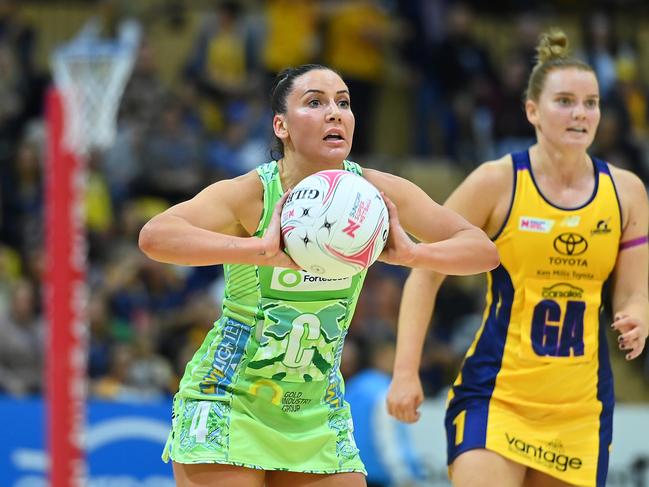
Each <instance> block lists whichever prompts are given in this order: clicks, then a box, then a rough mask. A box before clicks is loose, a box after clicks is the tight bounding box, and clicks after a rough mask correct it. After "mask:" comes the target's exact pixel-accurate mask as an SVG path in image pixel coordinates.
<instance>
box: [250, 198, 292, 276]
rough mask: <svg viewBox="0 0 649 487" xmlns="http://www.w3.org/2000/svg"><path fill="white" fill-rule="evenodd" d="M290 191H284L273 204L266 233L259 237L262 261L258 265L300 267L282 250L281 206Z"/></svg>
mask: <svg viewBox="0 0 649 487" xmlns="http://www.w3.org/2000/svg"><path fill="white" fill-rule="evenodd" d="M290 192H291V190H290V189H289V190H288V191H286V192H285V193H284V194H283V195H282V197H281V198H280V199H279V201H278V202H277V204H276V205H275V208H274V210H273V216H272V217H271V219H270V223H269V224H268V228H267V229H266V233H264V236H263V237H262V239H261V240H262V256H263V262H262V263H260V265H266V266H272V267H285V268H287V269H300V266H298V265H297V264H296V263H295V262H294V261H293V259H291V258H290V257H289V255H288V254H287V253H286V252H284V250H283V249H284V242H283V240H282V228H281V215H282V207H283V206H284V202H285V201H286V198H288V195H289V193H290Z"/></svg>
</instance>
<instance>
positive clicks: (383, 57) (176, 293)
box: [0, 0, 649, 401]
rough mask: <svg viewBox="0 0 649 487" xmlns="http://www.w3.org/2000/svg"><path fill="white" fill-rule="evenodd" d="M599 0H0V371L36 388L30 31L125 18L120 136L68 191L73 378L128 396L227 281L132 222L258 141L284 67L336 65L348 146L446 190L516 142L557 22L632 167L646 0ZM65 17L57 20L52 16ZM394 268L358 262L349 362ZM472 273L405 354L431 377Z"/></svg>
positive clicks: (638, 386)
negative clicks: (77, 206) (130, 59)
mask: <svg viewBox="0 0 649 487" xmlns="http://www.w3.org/2000/svg"><path fill="white" fill-rule="evenodd" d="M601 3H602V7H603V8H605V9H606V12H608V13H606V14H605V13H604V10H602V11H599V10H597V9H596V8H595V7H597V2H581V3H580V2H574V1H573V2H562V1H556V2H528V1H526V2H515V1H512V2H506V1H495V2H479V1H473V2H470V1H469V2H464V3H463V2H456V1H452V0H446V1H444V0H401V1H399V0H345V1H339V0H329V1H327V0H322V1H317V0H248V1H245V0H241V1H234V0H231V1H225V0H224V1H218V0H214V1H207V0H199V1H188V0H186V1H182V0H148V1H144V0H143V1H142V2H119V1H116V0H103V1H98V2H96V1H95V2H82V1H77V2H74V1H68V2H38V1H32V2H25V1H21V2H18V1H17V0H0V392H4V393H8V394H10V395H18V396H22V395H30V394H40V393H41V392H42V390H43V380H42V366H43V357H44V338H45V333H46V324H45V319H44V309H43V304H42V301H43V283H42V276H43V269H44V262H45V258H46V257H45V255H44V250H43V241H44V226H43V215H44V208H43V206H44V186H43V184H44V161H45V157H46V152H45V149H46V147H45V143H46V126H45V122H44V104H43V95H44V93H45V91H46V90H47V88H48V86H49V85H50V83H51V75H50V73H49V69H48V66H47V62H46V61H47V55H48V54H49V52H50V51H51V49H52V48H54V47H55V46H54V45H45V43H46V42H48V41H46V40H44V37H47V39H50V40H51V39H52V38H56V36H57V34H59V37H61V38H60V39H58V40H59V41H63V40H65V36H67V37H69V36H71V35H73V34H74V33H75V31H77V30H78V29H79V28H81V27H82V26H83V25H84V24H85V25H92V26H94V28H97V29H99V31H100V32H101V33H102V36H104V37H106V38H111V37H113V36H115V35H116V32H117V30H118V28H119V25H120V22H122V21H123V20H124V19H127V18H130V19H132V20H135V21H137V22H139V23H140V26H141V28H142V32H143V37H142V39H141V44H140V46H139V50H138V54H137V59H136V62H135V68H134V71H133V74H132V76H131V78H130V81H129V82H128V85H127V87H126V90H125V93H124V96H123V98H122V102H121V105H120V109H119V116H118V134H117V140H116V142H115V144H114V145H113V147H111V148H109V149H107V150H103V151H94V152H93V153H91V155H90V156H89V158H88V161H87V169H88V181H87V195H86V214H87V230H88V239H89V262H88V266H89V267H88V286H89V290H90V299H89V303H88V321H89V327H90V332H91V334H90V350H89V360H88V376H89V379H90V391H91V393H92V394H93V395H94V396H95V397H100V398H104V399H114V400H124V401H141V400H147V399H150V398H156V397H168V396H170V395H171V394H173V393H174V392H175V390H176V388H177V385H178V380H179V377H180V376H181V375H182V372H183V369H184V366H185V364H186V363H187V361H188V360H189V358H190V357H191V355H192V354H193V352H194V351H195V350H196V349H197V348H198V346H199V344H200V343H201V341H202V339H203V337H204V335H205V334H206V332H207V331H208V330H209V329H210V327H211V326H212V324H213V322H214V321H215V320H216V319H217V317H218V316H219V314H220V299H221V294H222V291H223V280H222V270H221V268H220V267H218V266H214V267H201V268H183V267H176V266H172V265H163V264H159V263H156V262H153V261H151V260H148V259H147V258H146V257H144V256H143V255H142V254H141V252H140V251H139V250H138V247H137V238H138V232H139V230H140V228H141V226H142V225H143V223H144V222H145V221H146V220H147V219H148V218H150V217H151V216H152V215H153V214H155V213H156V212H158V211H161V210H162V209H164V208H166V207H168V206H169V205H171V204H173V203H176V202H178V201H181V200H184V199H187V198H189V197H191V196H192V195H193V194H195V193H196V192H197V191H199V190H200V189H201V188H202V187H204V186H207V185H208V184H210V183H212V182H215V181H217V180H219V179H222V178H230V177H233V176H237V175H239V174H242V173H244V172H247V171H249V170H250V169H252V168H253V167H255V166H256V165H258V164H260V163H263V162H265V161H267V160H269V159H270V158H271V155H270V141H271V135H272V132H271V114H270V112H269V104H268V99H269V97H268V93H269V89H270V83H271V81H272V79H273V76H274V75H275V74H276V73H277V72H278V71H280V70H281V69H282V68H284V67H286V66H295V65H298V64H302V63H311V62H320V63H324V64H326V65H328V66H330V67H331V68H333V69H335V70H337V71H338V72H339V73H340V74H341V75H342V77H343V78H344V80H345V81H346V83H347V84H348V86H349V88H350V91H351V99H352V109H353V111H354V113H355V115H356V134H355V138H354V143H353V149H352V159H354V160H356V161H357V162H359V163H360V164H361V165H363V166H368V167H377V168H381V169H386V170H389V171H391V172H394V173H396V174H400V175H403V176H405V177H407V178H410V179H413V180H415V181H416V182H417V183H418V184H420V185H421V186H422V187H423V188H424V189H426V190H427V191H428V192H429V193H430V195H431V196H432V197H433V198H434V199H436V200H437V201H439V202H442V201H443V200H444V199H445V197H446V196H447V195H448V194H449V192H450V191H451V190H452V189H453V188H454V187H455V186H456V185H457V184H458V183H459V181H460V180H461V178H462V177H463V176H464V175H466V174H467V173H468V172H469V171H470V170H472V169H473V168H474V167H476V166H477V165H478V164H479V163H481V162H482V161H485V160H489V159H493V158H496V157H500V156H502V155H503V154H505V153H507V152H509V151H512V150H516V149H523V148H526V147H528V146H529V145H530V144H531V143H532V142H533V136H534V132H533V130H532V128H531V126H530V125H529V123H528V122H527V120H526V118H525V114H524V111H523V103H522V97H523V94H524V91H525V88H526V83H527V77H528V74H529V71H530V69H531V67H532V66H533V63H534V46H535V45H536V43H537V40H538V35H539V34H540V33H541V32H542V30H543V29H544V28H546V27H547V26H551V25H556V26H560V27H561V28H563V29H564V30H565V31H566V32H567V33H568V35H569V37H570V39H571V41H572V44H573V46H574V49H575V53H576V54H577V55H578V56H580V57H582V58H583V59H585V60H587V61H588V62H589V63H591V65H592V66H593V67H594V69H595V71H596V73H597V76H598V78H599V82H600V90H601V97H602V120H601V123H600V127H599V132H598V135H597V138H596V143H595V145H594V146H593V148H592V150H591V153H592V154H593V155H595V156H598V157H601V158H603V159H606V160H608V161H610V162H611V163H613V164H615V165H618V166H622V167H626V168H629V169H631V170H633V171H634V172H636V173H637V174H638V175H639V176H640V177H641V178H643V180H644V181H645V182H649V97H648V96H649V83H648V82H649V76H648V75H649V63H648V62H647V61H648V60H649V39H647V32H649V29H647V28H646V27H647V26H649V16H648V15H647V11H646V7H643V5H642V2H633V1H620V2H601ZM582 4H583V5H582ZM523 5H525V9H523ZM587 7H590V8H589V9H588V10H585V8H587ZM611 8H613V10H611ZM566 9H568V10H566ZM612 11H613V12H616V13H615V14H614V15H613V14H611V12H612ZM60 12H62V14H60V15H58V16H56V14H57V13H60ZM68 13H69V14H70V15H67V14H68ZM66 16H67V17H68V23H67V24H66V25H65V26H63V27H61V26H58V27H56V29H58V30H57V31H56V32H54V34H53V33H52V29H53V24H52V22H54V23H55V21H53V20H52V18H53V17H56V18H57V19H59V20H60V19H62V18H63V17H66ZM70 19H79V21H80V22H81V24H79V23H78V22H77V23H75V21H74V20H70ZM642 26H645V29H642V28H641V27H642ZM66 29H67V30H66ZM63 34H65V36H64V35H63ZM39 53H41V54H40V58H41V59H40V60H39ZM42 53H45V54H42ZM43 59H45V62H43ZM484 190H485V191H489V188H484ZM406 277H407V271H406V270H405V269H402V268H395V267H390V266H385V265H382V264H376V265H374V266H373V267H372V268H371V270H370V272H369V273H368V276H367V281H366V285H365V288H364V290H363V293H362V295H361V299H360V302H359V304H358V308H357V311H356V316H355V318H354V321H353V323H352V326H351V329H350V332H349V337H348V339H347V343H346V346H345V349H344V356H343V362H342V370H343V373H344V375H345V377H346V378H347V379H349V378H352V377H354V376H355V375H357V374H358V373H359V372H360V371H363V370H368V369H376V370H379V371H381V372H382V373H384V374H389V372H390V367H391V363H392V354H393V353H394V341H395V337H396V325H397V318H398V309H399V301H400V296H401V289H402V287H403V283H404V280H405V278H406ZM483 293H484V281H483V277H481V276H478V277H473V278H461V279H460V278H450V279H448V280H447V281H446V283H445V285H444V287H443V288H442V291H441V292H440V296H439V299H438V301H437V303H438V305H437V309H436V313H435V318H434V320H433V322H434V326H433V327H432V328H431V331H430V332H429V337H428V342H429V343H428V344H427V346H426V348H425V352H424V359H423V362H422V376H423V379H424V386H425V388H426V394H427V395H429V396H435V395H437V394H439V393H440V392H441V391H443V390H444V389H445V388H446V387H447V386H448V384H449V383H450V381H452V380H453V378H454V376H455V374H456V372H457V370H458V367H459V365H460V363H461V360H462V357H463V355H464V353H465V351H466V349H467V347H468V345H469V344H470V341H471V340H472V338H473V334H474V333H475V331H476V330H477V328H478V327H479V326H480V321H481V312H482V303H483ZM612 352H613V355H614V358H615V360H614V364H616V363H618V364H619V365H617V367H620V368H622V369H623V370H622V372H621V374H622V375H620V373H619V372H618V375H617V378H618V379H617V381H616V385H617V386H618V396H619V397H620V399H622V400H625V399H626V400H647V394H646V391H647V390H648V389H649V387H647V384H648V382H649V361H647V358H646V357H647V354H646V353H645V354H644V357H642V358H641V359H639V360H638V361H636V362H634V363H632V364H626V363H623V362H624V360H619V357H618V355H619V353H617V351H616V350H613V351H612ZM619 356H620V357H621V355H619Z"/></svg>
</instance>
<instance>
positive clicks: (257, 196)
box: [139, 171, 297, 268]
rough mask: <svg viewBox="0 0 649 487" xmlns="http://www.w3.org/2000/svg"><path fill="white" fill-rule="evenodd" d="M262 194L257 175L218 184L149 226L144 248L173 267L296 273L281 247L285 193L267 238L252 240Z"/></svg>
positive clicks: (143, 233) (141, 241)
mask: <svg viewBox="0 0 649 487" xmlns="http://www.w3.org/2000/svg"><path fill="white" fill-rule="evenodd" d="M262 194H263V188H262V186H261V182H260V181H259V177H258V176H257V175H256V173H255V172H254V171H253V172H250V173H248V174H245V175H243V176H240V177H238V178H235V179H230V180H224V181H219V182H217V183H214V184H212V185H211V186H208V187H207V188H205V189H204V190H203V191H201V192H200V193H198V194H197V195H196V196H194V197H193V198H192V199H190V200H188V201H185V202H182V203H179V204H177V205H175V206H172V207H171V208H169V209H168V210H166V211H164V212H162V213H160V214H159V215H156V216H155V217H153V218H152V219H151V220H150V221H149V222H147V223H146V225H144V227H143V228H142V230H141V231H140V238H139V246H140V249H141V250H142V251H143V252H144V253H145V254H146V255H147V256H148V257H150V258H151V259H153V260H157V261H159V262H165V263H170V264H179V265H191V266H201V265H214V264H223V263H231V264H254V265H273V266H282V267H289V268H297V266H296V265H295V263H293V261H292V260H291V259H290V258H289V257H288V256H287V255H286V254H285V253H284V252H283V251H282V246H281V232H280V221H279V220H280V212H281V207H282V204H283V203H284V200H285V198H286V194H285V195H284V197H283V198H282V199H281V200H280V201H279V202H278V203H277V205H276V207H275V210H274V213H273V217H272V221H271V223H270V225H269V228H268V229H267V231H266V233H265V234H264V236H263V238H258V237H251V235H252V234H253V233H254V232H255V231H256V225H257V223H258V222H259V217H260V215H261V211H262V204H261V201H262ZM287 194H288V192H287Z"/></svg>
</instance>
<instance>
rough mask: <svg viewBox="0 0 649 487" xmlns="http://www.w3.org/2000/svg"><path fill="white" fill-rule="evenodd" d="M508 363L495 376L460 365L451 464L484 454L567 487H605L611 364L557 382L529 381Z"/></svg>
mask: <svg viewBox="0 0 649 487" xmlns="http://www.w3.org/2000/svg"><path fill="white" fill-rule="evenodd" d="M508 361H509V360H508V358H507V356H506V357H505V359H504V360H503V365H502V367H503V369H504V370H500V372H498V371H497V370H496V369H497V367H495V368H494V367H492V365H493V363H492V362H491V361H490V359H484V358H482V359H481V358H480V357H476V356H475V355H474V356H468V357H467V359H466V360H465V364H464V366H463V369H462V372H461V374H460V376H459V378H458V380H457V381H456V383H455V385H454V387H453V389H452V390H451V392H450V394H449V402H448V407H447V411H446V419H445V426H446V436H447V455H448V464H449V465H451V464H452V463H453V461H454V460H455V459H456V458H457V457H458V456H459V455H461V454H462V453H464V452H466V451H469V450H473V449H479V448H483V449H487V450H490V451H493V452H496V453H498V454H500V455H502V456H503V457H505V458H507V459H509V460H512V461H514V462H517V463H519V464H522V465H525V466H527V467H530V468H533V469H536V470H539V471H541V472H543V473H545V474H548V475H550V476H552V477H556V478H557V479H560V480H561V481H563V482H567V483H569V484H572V485H579V486H596V487H600V486H601V487H603V486H605V485H606V475H607V472H608V460H609V450H610V447H611V440H612V432H613V405H614V396H613V379H612V375H611V373H610V367H609V364H608V356H607V357H606V361H605V363H602V362H600V366H597V360H595V367H594V371H592V372H588V371H589V370H591V369H593V367H590V366H589V364H585V363H582V364H576V365H574V366H572V370H571V367H568V368H565V369H564V370H562V371H561V373H559V374H552V373H548V372H547V371H545V372H542V373H536V374H535V373H534V372H532V373H530V374H528V373H527V372H526V371H525V369H524V368H521V369H519V370H517V369H516V367H510V366H509V365H508V364H507V362H508ZM478 365H479V366H478ZM518 365H519V366H520V365H521V363H520V361H518ZM501 374H502V375H501ZM588 375H594V377H592V382H591V384H590V386H591V387H589V385H588V382H589V380H588V379H589V377H588ZM585 376H586V377H585ZM559 377H563V379H562V380H560V379H559ZM511 384H514V385H515V387H513V386H512V385H511ZM532 391H536V392H537V393H538V396H536V398H537V400H534V394H533V393H532ZM568 397H569V398H570V400H569V401H567V400H566V398H568Z"/></svg>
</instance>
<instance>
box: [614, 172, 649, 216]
mask: <svg viewBox="0 0 649 487" xmlns="http://www.w3.org/2000/svg"><path fill="white" fill-rule="evenodd" d="M608 167H609V168H610V171H611V176H612V177H613V182H614V183H615V188H616V191H617V196H618V198H619V201H620V205H621V207H622V220H623V222H622V226H623V227H624V228H626V226H627V223H628V222H629V215H630V213H632V212H636V213H637V212H638V211H639V210H643V211H646V208H647V205H648V204H649V203H648V201H647V188H646V186H645V184H644V183H643V182H642V180H641V179H640V178H639V177H638V176H637V175H636V174H634V173H632V172H631V171H629V170H626V169H622V168H619V167H616V166H614V165H612V164H609V165H608Z"/></svg>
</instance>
